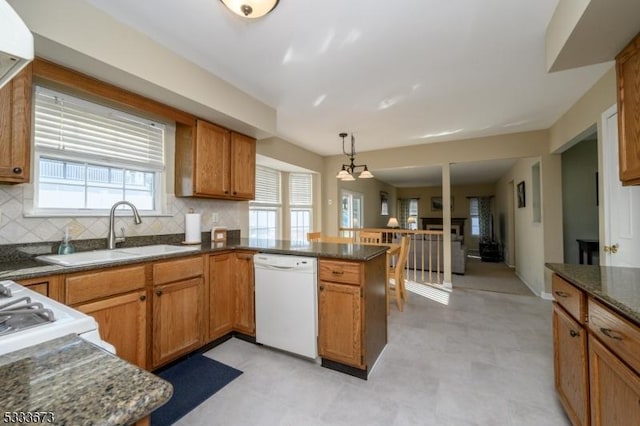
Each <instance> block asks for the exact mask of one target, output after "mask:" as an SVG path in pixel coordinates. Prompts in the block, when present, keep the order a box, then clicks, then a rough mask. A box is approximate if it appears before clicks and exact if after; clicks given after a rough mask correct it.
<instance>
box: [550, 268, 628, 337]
mask: <svg viewBox="0 0 640 426" xmlns="http://www.w3.org/2000/svg"><path fill="white" fill-rule="evenodd" d="M545 266H546V267H547V268H549V269H551V270H552V271H553V272H555V273H557V274H558V275H560V276H561V277H562V278H564V279H566V280H567V281H569V282H571V283H572V284H574V285H575V286H576V287H578V288H580V289H582V290H584V291H585V292H587V294H589V295H591V296H593V297H595V298H596V299H597V300H599V301H601V302H602V303H603V304H605V305H607V306H608V307H610V308H611V309H613V310H614V311H616V312H618V313H620V314H621V315H623V316H624V317H626V318H627V319H629V320H630V321H632V322H634V323H635V324H636V325H638V326H640V268H622V267H612V266H596V265H571V264H563V263H547V264H545Z"/></svg>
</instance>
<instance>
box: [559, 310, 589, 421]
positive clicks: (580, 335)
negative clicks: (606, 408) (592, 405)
mask: <svg viewBox="0 0 640 426" xmlns="http://www.w3.org/2000/svg"><path fill="white" fill-rule="evenodd" d="M553 342H554V347H555V351H554V363H553V365H554V371H555V387H556V391H557V393H558V397H559V398H560V402H561V403H562V405H563V407H564V409H565V411H566V413H567V415H568V416H569V418H570V419H571V422H572V423H573V425H574V426H578V425H580V426H584V425H588V424H589V370H588V363H587V332H586V330H585V329H584V327H582V326H581V325H580V324H578V322H577V321H575V320H574V319H573V318H572V317H571V316H570V315H569V314H568V313H567V312H565V310H564V309H563V308H562V307H560V305H558V304H557V303H556V304H554V308H553Z"/></svg>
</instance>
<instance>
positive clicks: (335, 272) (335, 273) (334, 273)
mask: <svg viewBox="0 0 640 426" xmlns="http://www.w3.org/2000/svg"><path fill="white" fill-rule="evenodd" d="M331 273H332V274H333V275H344V271H331Z"/></svg>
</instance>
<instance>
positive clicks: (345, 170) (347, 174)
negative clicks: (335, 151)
mask: <svg viewBox="0 0 640 426" xmlns="http://www.w3.org/2000/svg"><path fill="white" fill-rule="evenodd" d="M339 136H340V137H341V138H342V152H343V153H344V155H346V156H347V157H349V160H351V163H350V164H343V165H342V170H340V172H339V173H338V174H337V175H336V177H337V178H338V179H340V180H345V181H349V180H355V179H356V178H355V177H354V176H353V172H354V171H355V169H358V168H360V167H363V168H364V170H362V172H360V174H359V175H358V177H359V178H360V179H370V178H372V177H373V173H371V172H370V171H369V168H368V167H367V165H366V164H354V162H353V161H354V160H355V159H356V158H355V157H356V146H355V144H356V141H355V139H354V137H353V133H352V134H351V151H350V152H347V151H345V149H344V138H346V137H347V134H346V133H340V135H339Z"/></svg>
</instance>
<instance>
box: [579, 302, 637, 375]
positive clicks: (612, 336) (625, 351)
mask: <svg viewBox="0 0 640 426" xmlns="http://www.w3.org/2000/svg"><path fill="white" fill-rule="evenodd" d="M589 330H591V332H592V333H593V334H594V335H595V336H597V337H598V339H600V341H602V342H603V343H604V344H605V345H606V346H607V347H609V349H611V351H612V352H614V353H615V354H616V355H618V356H619V357H620V358H621V359H622V360H623V361H624V362H626V363H627V364H628V365H629V366H631V368H633V369H634V370H636V372H638V373H640V329H639V328H638V327H636V326H635V325H633V324H631V323H630V322H628V321H626V320H624V319H622V318H620V317H619V316H618V315H616V314H614V313H613V312H611V311H610V310H609V309H607V308H606V307H604V306H603V305H601V304H600V303H598V302H596V301H595V300H593V299H591V298H589Z"/></svg>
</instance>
